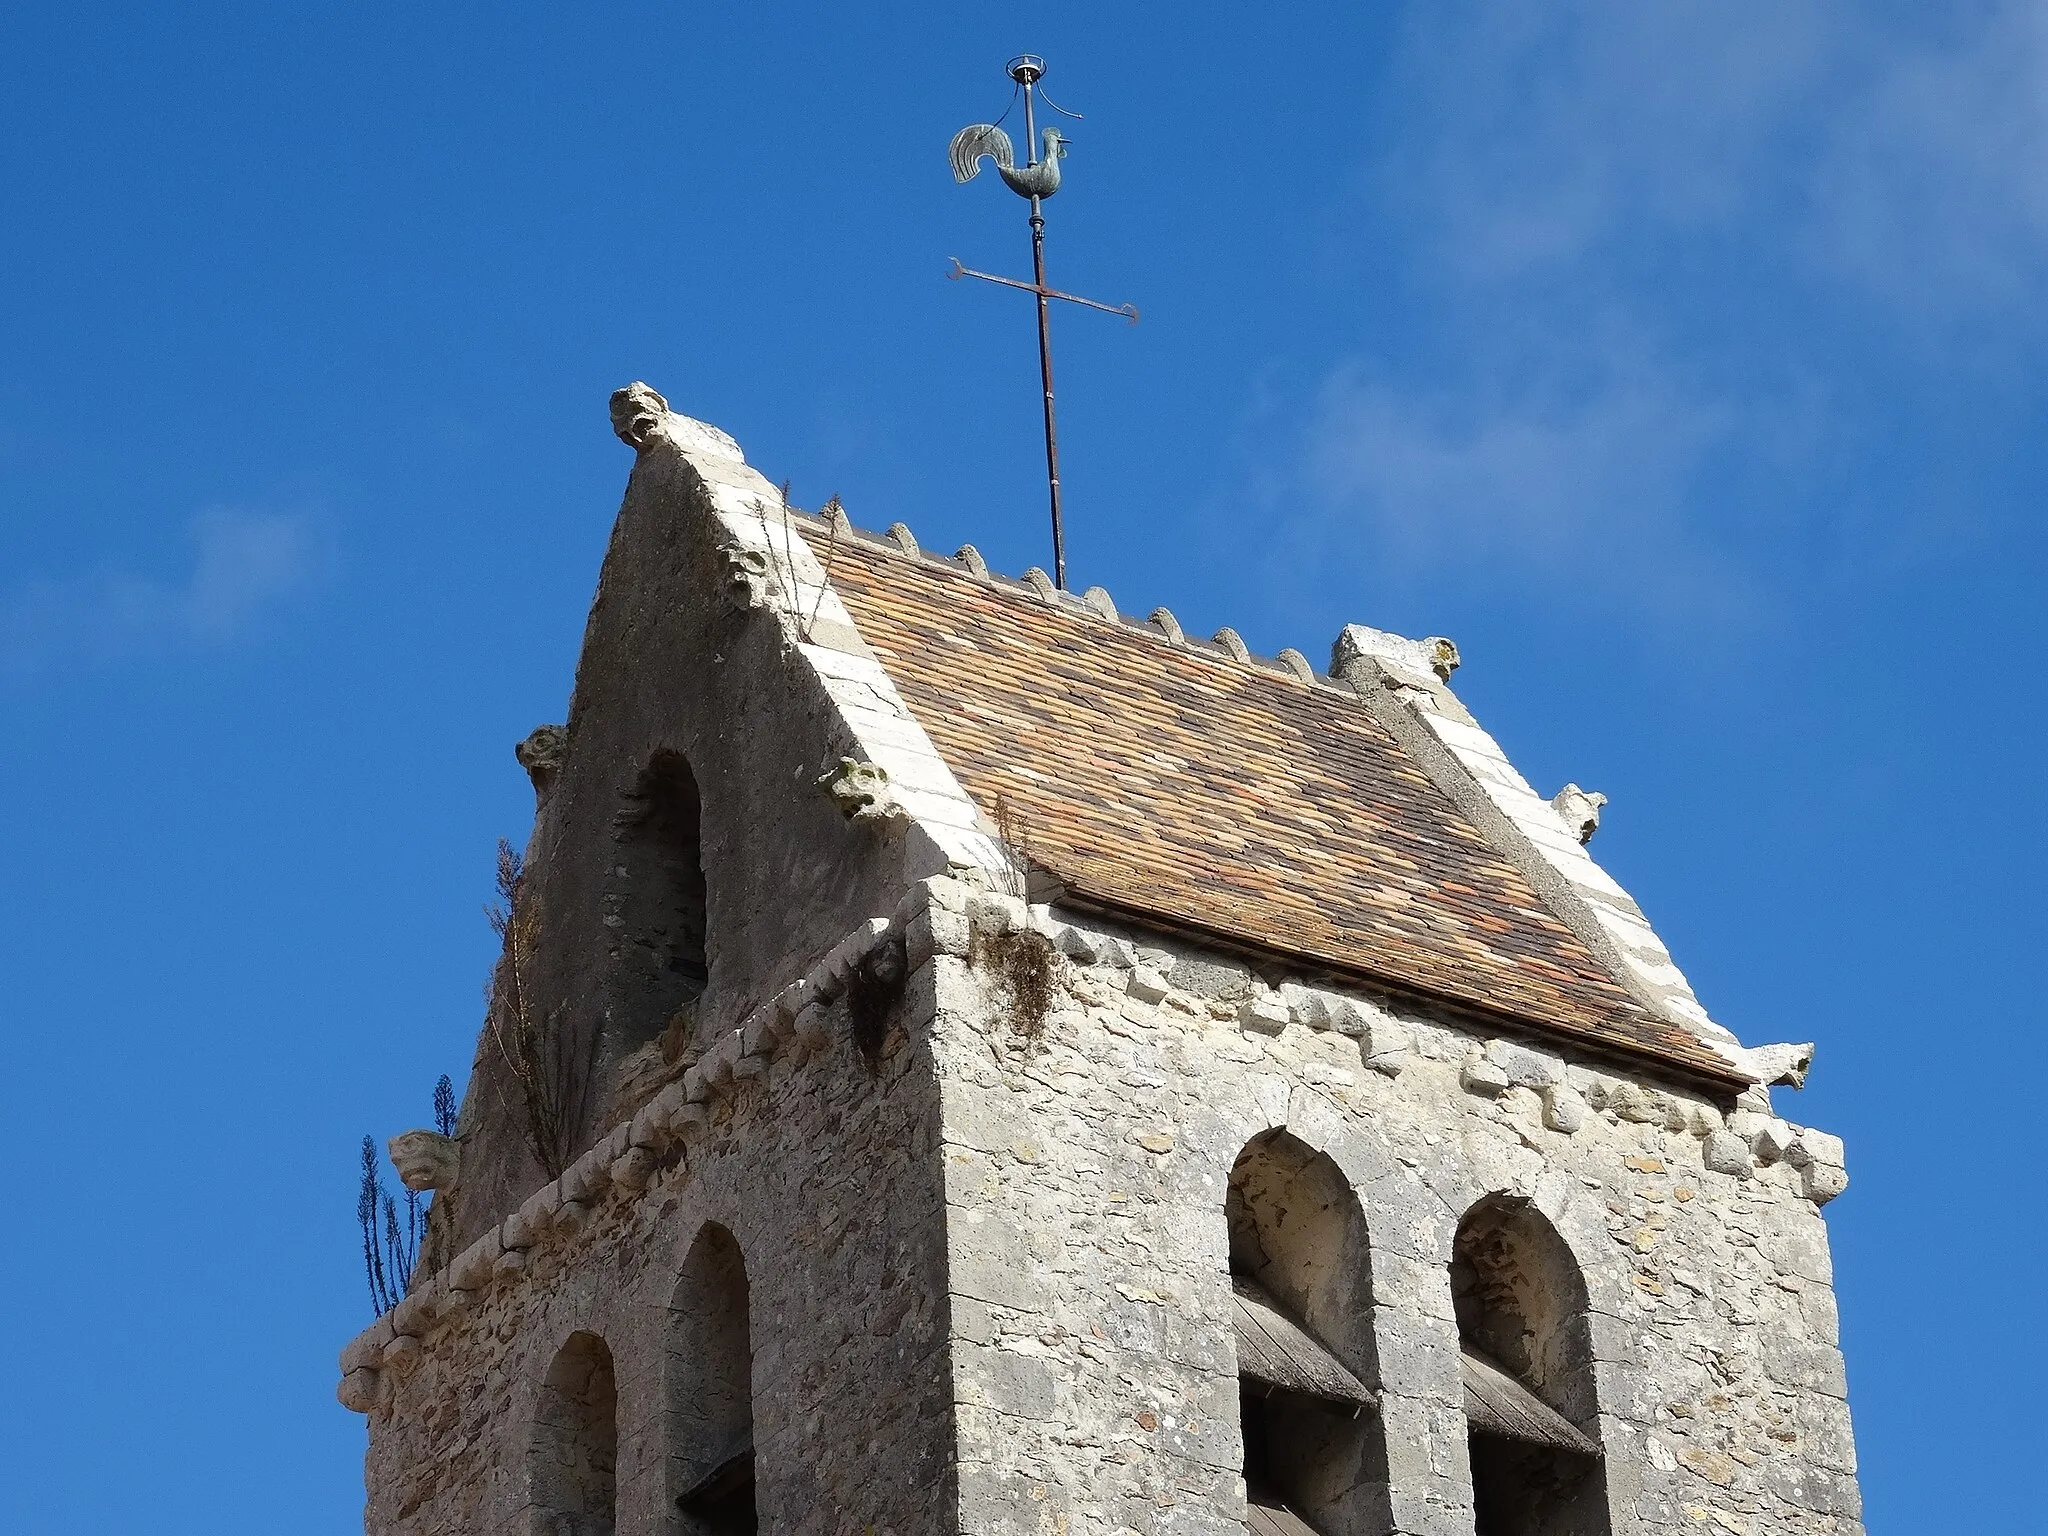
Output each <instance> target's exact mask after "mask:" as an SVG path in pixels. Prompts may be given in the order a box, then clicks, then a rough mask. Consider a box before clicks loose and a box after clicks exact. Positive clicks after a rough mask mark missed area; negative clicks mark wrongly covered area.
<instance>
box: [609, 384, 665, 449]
mask: <svg viewBox="0 0 2048 1536" xmlns="http://www.w3.org/2000/svg"><path fill="white" fill-rule="evenodd" d="M668 414H669V411H668V401H666V400H664V399H663V398H662V397H661V394H660V393H659V391H657V390H655V389H654V388H653V387H652V386H650V385H647V384H642V383H640V382H638V381H637V380H636V381H635V382H633V383H631V384H628V385H627V386H626V387H625V388H624V389H615V390H613V391H612V430H613V431H614V432H616V433H618V434H619V441H620V442H622V443H624V444H626V445H627V446H628V447H629V448H645V447H646V446H647V442H648V439H649V438H650V437H652V436H653V435H654V429H655V428H656V427H658V426H660V425H661V424H662V422H663V420H664V419H666V418H667V416H668Z"/></svg>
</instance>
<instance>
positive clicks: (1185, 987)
mask: <svg viewBox="0 0 2048 1536" xmlns="http://www.w3.org/2000/svg"><path fill="white" fill-rule="evenodd" d="M1162 969H1164V970H1165V974H1166V980H1167V984H1168V985H1169V986H1171V987H1173V988H1174V989H1175V990H1176V991H1180V992H1185V993H1187V994H1188V995H1189V996H1190V997H1199V998H1202V999H1204V1000H1205V1001H1211V1002H1221V1003H1238V1002H1243V1001H1244V1000H1245V999H1246V998H1248V997H1250V996H1251V995H1252V994H1253V992H1254V991H1256V990H1257V989H1258V984H1257V983H1256V982H1255V981H1254V980H1253V979H1252V975H1251V973H1250V972H1249V971H1247V970H1246V969H1245V968H1244V967H1243V966H1241V965H1229V964H1224V963H1222V962H1220V961H1214V960H1206V959H1198V958H1195V957H1192V956H1187V955H1182V956H1179V957H1178V958H1176V959H1175V960H1174V962H1173V964H1172V965H1171V966H1170V967H1162Z"/></svg>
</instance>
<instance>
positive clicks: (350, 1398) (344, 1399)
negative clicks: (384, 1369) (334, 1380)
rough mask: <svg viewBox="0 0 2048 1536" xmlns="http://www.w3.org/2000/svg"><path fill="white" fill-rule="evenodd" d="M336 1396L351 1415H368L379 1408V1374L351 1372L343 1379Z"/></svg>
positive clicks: (337, 1388)
mask: <svg viewBox="0 0 2048 1536" xmlns="http://www.w3.org/2000/svg"><path fill="white" fill-rule="evenodd" d="M334 1395H335V1396H336V1397H337V1398H338V1399H340V1401H341V1406H342V1407H344V1408H346V1409H348V1411H349V1412H350V1413H368V1412H370V1410H371V1409H373V1408H375V1407H376V1406H377V1372H375V1371H367V1370H364V1371H350V1372H349V1373H348V1374H347V1375H346V1376H344V1377H342V1378H341V1385H340V1386H338V1387H336V1388H335V1390H334Z"/></svg>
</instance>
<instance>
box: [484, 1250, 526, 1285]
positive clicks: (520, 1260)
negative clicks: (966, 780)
mask: <svg viewBox="0 0 2048 1536" xmlns="http://www.w3.org/2000/svg"><path fill="white" fill-rule="evenodd" d="M525 1271H526V1255H525V1254H524V1253H522V1252H520V1251H519V1250H517V1249H507V1250H506V1251H505V1252H503V1253H501V1254H499V1255H498V1262H497V1263H495V1264H493V1265H492V1266H491V1273H492V1274H493V1275H494V1276H495V1277H497V1278H498V1279H500V1280H509V1279H512V1278H513V1277H514V1276H517V1275H520V1274H524V1273H525Z"/></svg>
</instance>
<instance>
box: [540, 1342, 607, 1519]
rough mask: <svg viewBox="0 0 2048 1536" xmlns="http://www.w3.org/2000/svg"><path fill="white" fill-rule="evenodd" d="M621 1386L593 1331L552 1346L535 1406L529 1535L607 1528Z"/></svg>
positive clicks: (603, 1343)
mask: <svg viewBox="0 0 2048 1536" xmlns="http://www.w3.org/2000/svg"><path fill="white" fill-rule="evenodd" d="M618 1459H619V1394H618V1384H617V1378H616V1377H615V1376H614V1374H613V1371H612V1352H611V1350H610V1349H609V1348H608V1347H606V1345H605V1342H604V1340H603V1339H601V1338H599V1337H598V1336H597V1335H596V1334H594V1333H577V1334H572V1335H570V1337H569V1341H568V1342H567V1343H566V1344H564V1345H563V1346H562V1347H561V1349H559V1350H558V1351H556V1353H555V1358H554V1361H553V1363H552V1364H550V1365H549V1367H548V1373H547V1376H546V1377H545V1379H543V1381H542V1382H541V1389H540V1401H539V1403H538V1405H537V1407H536V1410H535V1413H534V1429H533V1450H532V1462H531V1476H532V1485H531V1486H532V1499H533V1502H532V1512H533V1520H532V1525H531V1529H532V1531H533V1532H534V1536H612V1529H613V1524H614V1522H615V1521H616V1519H617V1510H618Z"/></svg>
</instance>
